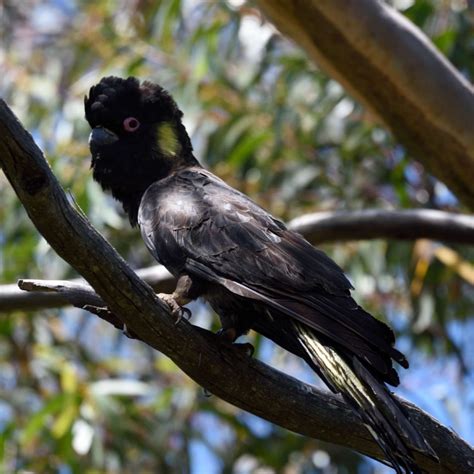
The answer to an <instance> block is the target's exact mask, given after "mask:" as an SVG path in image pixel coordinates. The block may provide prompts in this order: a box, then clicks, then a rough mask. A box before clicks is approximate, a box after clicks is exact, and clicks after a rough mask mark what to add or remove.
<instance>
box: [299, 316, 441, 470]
mask: <svg viewBox="0 0 474 474" xmlns="http://www.w3.org/2000/svg"><path fill="white" fill-rule="evenodd" d="M294 326H295V329H296V333H297V335H298V336H297V337H298V340H299V342H300V343H301V345H302V347H303V350H304V351H305V353H306V354H307V356H308V358H309V360H310V361H311V362H312V365H314V366H315V367H316V368H317V369H318V370H317V371H318V372H320V373H322V374H323V376H324V379H325V380H326V381H328V382H329V383H328V385H329V387H330V388H331V389H332V390H333V391H334V392H337V393H341V395H342V396H343V398H344V400H345V401H346V402H347V403H348V404H349V405H350V406H351V408H353V409H354V410H355V411H356V413H358V415H359V416H360V417H361V419H362V421H363V423H364V425H365V426H366V427H367V428H368V430H369V431H370V433H371V434H372V436H373V437H374V438H375V440H376V441H377V443H378V444H379V446H380V447H381V449H382V450H383V452H384V454H385V456H386V457H387V461H389V462H390V464H391V465H392V467H393V469H395V471H396V472H397V474H410V473H411V474H421V472H422V471H421V469H420V468H419V467H418V466H417V465H416V462H415V460H414V458H413V454H412V452H411V448H413V449H415V450H417V451H420V452H422V453H424V454H427V455H429V456H430V457H434V458H435V459H436V454H435V453H434V451H433V450H432V448H431V447H430V446H429V445H428V443H427V442H426V441H425V440H424V438H423V437H422V436H421V434H419V433H418V432H417V431H416V430H415V429H414V427H413V426H412V425H411V423H410V422H409V420H408V418H407V416H406V415H405V413H404V412H403V410H402V408H401V407H400V405H399V404H398V402H397V401H396V400H395V399H394V398H393V397H392V395H391V394H390V392H389V391H388V389H387V388H386V387H385V385H384V384H382V383H380V382H378V381H377V380H376V379H375V377H374V376H373V375H372V374H371V373H370V372H369V371H368V370H367V369H366V368H365V367H364V366H363V365H362V363H361V362H360V361H359V360H358V359H357V358H356V357H353V358H352V361H351V362H348V361H347V360H345V358H343V357H342V356H341V355H339V354H338V353H337V352H336V351H335V350H334V349H332V348H331V347H328V346H325V345H324V344H322V343H321V342H319V341H318V340H317V338H316V336H315V333H314V332H313V331H311V330H309V329H308V328H306V327H305V326H304V325H302V324H301V323H298V322H295V323H294ZM408 443H409V444H408ZM409 445H410V446H409Z"/></svg>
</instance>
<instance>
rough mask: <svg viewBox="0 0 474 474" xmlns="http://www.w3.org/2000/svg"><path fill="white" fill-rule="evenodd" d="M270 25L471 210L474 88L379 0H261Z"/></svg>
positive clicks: (413, 27) (419, 33)
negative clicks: (313, 62)
mask: <svg viewBox="0 0 474 474" xmlns="http://www.w3.org/2000/svg"><path fill="white" fill-rule="evenodd" d="M257 4H258V5H259V6H260V7H261V9H262V11H263V12H264V13H265V14H266V15H267V16H268V17H269V19H270V20H271V21H272V22H273V23H274V24H275V25H276V26H277V28H279V29H280V30H281V31H282V32H283V33H284V34H285V35H287V36H288V37H290V38H292V39H293V40H294V41H295V42H296V43H298V44H299V45H300V46H301V47H303V48H304V49H305V50H306V51H307V53H308V54H309V56H310V57H311V58H313V59H314V61H315V62H316V63H318V64H319V65H320V66H321V67H322V68H323V69H325V70H326V71H327V72H328V73H329V74H330V75H331V76H333V77H334V78H335V79H336V80H338V81H339V82H340V83H341V84H342V85H343V86H344V87H345V88H346V89H347V91H348V92H349V93H350V94H352V95H353V96H354V97H355V98H357V99H358V100H360V101H361V102H362V103H363V104H364V105H366V106H367V107H368V108H369V109H370V110H372V111H373V112H375V113H376V114H377V115H378V117H379V118H380V119H381V120H382V121H383V122H384V123H385V124H386V125H387V126H388V127H389V128H390V129H391V130H392V131H393V133H394V134H395V136H396V137H397V138H398V139H399V140H400V142H401V143H402V144H403V145H404V146H405V147H406V148H407V149H408V150H409V151H410V152H411V153H413V155H415V156H416V157H417V159H419V160H420V161H421V162H422V163H423V164H424V165H425V166H426V168H427V169H428V170H429V171H430V172H431V173H433V174H434V175H435V176H436V177H437V178H438V179H440V180H441V181H443V182H444V183H445V184H446V185H447V186H448V187H449V188H450V189H451V190H452V191H453V192H454V193H455V194H456V195H457V196H458V197H459V199H460V200H462V201H463V202H464V203H465V204H466V205H467V206H469V207H470V208H471V209H472V208H474V186H473V185H472V183H473V182H474V134H473V133H472V124H473V123H474V94H473V89H472V86H471V85H470V84H469V83H468V82H467V81H466V80H465V79H464V78H463V77H462V76H461V74H460V73H459V72H458V71H456V69H455V68H454V67H453V66H452V65H451V64H450V63H449V62H448V61H447V60H446V59H445V58H444V57H443V56H442V55H441V54H440V53H439V52H438V51H437V50H436V49H435V47H434V45H433V44H432V43H431V42H430V41H429V39H428V38H427V37H426V36H425V35H424V34H423V33H422V32H421V31H420V30H419V29H418V28H417V27H416V26H415V25H413V24H412V23H411V22H409V21H408V20H407V19H406V18H405V17H403V15H401V14H399V13H398V12H397V11H395V10H394V9H393V8H391V7H390V6H388V5H386V4H385V3H384V2H381V1H379V0H257Z"/></svg>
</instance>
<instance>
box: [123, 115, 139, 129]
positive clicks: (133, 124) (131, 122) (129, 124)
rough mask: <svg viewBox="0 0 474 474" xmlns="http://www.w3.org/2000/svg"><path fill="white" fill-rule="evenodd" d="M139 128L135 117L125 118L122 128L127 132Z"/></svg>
mask: <svg viewBox="0 0 474 474" xmlns="http://www.w3.org/2000/svg"><path fill="white" fill-rule="evenodd" d="M139 126H140V122H139V121H138V120H137V119H136V118H135V117H127V118H126V119H125V120H124V121H123V128H124V129H125V130H126V131H127V132H134V131H135V130H137V129H138V127H139Z"/></svg>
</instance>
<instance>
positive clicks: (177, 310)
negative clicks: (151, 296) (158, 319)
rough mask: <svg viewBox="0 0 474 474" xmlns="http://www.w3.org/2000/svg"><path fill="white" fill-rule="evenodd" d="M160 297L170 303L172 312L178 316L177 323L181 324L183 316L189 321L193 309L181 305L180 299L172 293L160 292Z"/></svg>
mask: <svg viewBox="0 0 474 474" xmlns="http://www.w3.org/2000/svg"><path fill="white" fill-rule="evenodd" d="M158 298H160V299H161V300H163V301H164V302H165V303H166V304H167V305H168V307H169V308H170V310H171V314H172V315H173V316H174V317H175V318H176V324H179V322H180V321H181V320H182V319H183V318H185V319H186V320H188V321H189V319H191V316H192V313H191V310H190V309H188V308H184V307H183V306H181V305H180V304H179V301H176V297H175V295H173V294H171V295H170V294H169V293H159V294H158Z"/></svg>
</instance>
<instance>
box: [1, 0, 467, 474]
mask: <svg viewBox="0 0 474 474" xmlns="http://www.w3.org/2000/svg"><path fill="white" fill-rule="evenodd" d="M237 3H239V2H229V3H226V2H223V1H222V2H199V1H198V2H189V1H188V2H181V1H179V0H164V1H149V0H146V1H137V2H127V1H119V0H109V1H106V0H101V1H85V0H83V1H81V0H71V1H68V2H63V1H52V0H50V1H47V0H44V1H43V2H36V1H33V0H26V1H22V2H15V1H8V0H7V1H6V2H4V4H3V12H2V18H3V25H2V26H3V27H4V31H3V40H4V41H3V44H2V48H3V49H1V50H0V61H1V62H2V72H3V74H2V79H1V81H2V95H3V97H4V98H5V99H6V100H7V102H8V103H9V104H10V105H11V106H12V107H13V109H14V110H15V112H16V113H17V114H18V115H19V117H20V119H21V120H22V122H23V123H24V124H25V126H26V127H27V128H28V129H29V130H30V131H31V133H32V134H33V136H34V138H35V139H36V140H37V142H38V143H39V144H40V146H41V147H42V149H43V150H44V151H45V153H46V155H47V157H48V160H49V162H50V163H51V166H52V168H53V170H54V172H55V173H56V175H57V176H58V178H59V179H60V181H61V183H62V184H63V186H64V187H65V188H66V189H68V190H69V192H70V195H71V199H74V201H75V202H76V204H77V205H78V206H80V208H81V209H82V210H83V211H84V212H85V213H86V214H87V216H88V217H89V218H90V220H91V221H92V223H93V224H94V225H95V226H97V227H98V228H99V229H100V231H101V232H102V233H104V234H105V235H106V237H107V238H108V239H109V240H110V241H111V242H112V244H113V245H114V246H115V247H116V248H117V249H118V250H119V252H120V253H121V254H122V255H123V256H124V257H125V258H126V259H127V260H128V261H129V262H130V263H131V265H132V266H134V267H140V266H147V265H149V264H152V263H153V262H152V259H151V257H150V256H149V254H148V253H147V252H146V250H145V248H144V245H143V244H142V242H141V240H140V237H139V235H138V232H137V231H136V230H133V229H130V228H129V226H128V222H127V220H126V219H124V218H123V214H122V212H121V210H120V209H119V208H118V207H117V206H116V204H115V203H114V202H113V201H112V200H111V198H110V197H108V196H106V195H104V194H103V193H102V191H101V190H100V189H99V188H98V186H97V185H96V184H95V183H93V182H92V180H91V176H90V170H89V152H88V148H87V135H88V133H89V131H88V125H87V124H86V122H85V120H84V119H83V108H82V100H83V96H84V95H85V94H86V93H87V92H88V88H89V87H90V86H91V85H93V84H94V83H96V82H97V81H98V80H99V79H100V78H101V77H102V76H104V75H109V74H117V75H122V76H127V75H135V76H138V77H140V78H148V79H152V80H155V81H157V82H160V83H161V84H162V85H163V86H164V87H166V88H167V89H169V90H170V92H171V93H172V94H173V95H174V97H175V98H176V100H177V101H178V103H179V104H180V107H181V108H182V110H183V111H184V113H185V124H186V126H187V127H188V130H189V131H190V132H191V134H192V138H193V143H194V145H195V149H196V155H197V157H198V158H199V159H200V160H201V162H203V163H204V164H205V165H206V166H208V167H210V168H212V169H213V170H214V171H215V172H216V173H217V174H218V175H220V176H221V177H222V178H223V179H225V180H226V181H228V182H229V183H230V184H232V185H234V186H236V187H237V188H239V189H241V190H242V191H244V192H246V193H248V194H250V195H251V196H252V197H253V198H254V199H256V200H257V201H258V202H259V203H260V204H261V205H262V206H264V207H266V208H268V209H269V210H271V211H272V212H273V213H274V214H276V215H277V216H278V217H280V218H282V219H290V218H292V217H295V216H298V215H301V214H303V213H305V212H314V211H317V210H335V209H349V210H350V209H362V208H369V207H377V208H387V209H391V208H417V207H431V208H439V209H449V210H457V209H460V205H459V203H458V202H457V201H456V200H455V198H454V197H453V196H451V195H450V194H449V192H448V191H447V190H446V189H445V188H444V186H443V185H442V184H441V183H439V182H436V181H435V180H434V179H433V178H432V177H431V176H429V175H428V174H427V173H426V172H425V170H424V169H423V168H422V167H421V165H420V164H419V163H416V162H414V161H413V160H412V158H411V157H410V156H407V154H406V152H405V150H404V149H403V148H402V147H401V146H400V145H399V144H397V143H396V142H395V140H394V139H393V137H391V136H390V135H389V134H388V133H387V132H386V131H385V130H384V129H383V128H382V126H381V125H380V124H379V123H378V122H377V121H376V119H375V118H374V117H373V116H371V115H370V114H369V113H368V112H367V111H365V110H364V109H363V108H362V107H361V106H360V105H358V104H357V103H356V102H355V101H354V100H353V99H352V98H351V97H349V96H348V95H347V94H346V93H345V92H344V90H343V89H342V88H341V86H340V85H339V84H337V83H336V82H335V81H333V80H332V79H330V78H329V77H328V76H327V75H326V74H325V73H324V72H322V71H321V70H319V69H318V68H317V67H316V66H315V65H314V64H312V63H310V62H309V61H308V59H307V58H306V56H305V55H304V53H303V52H302V51H300V50H299V49H298V48H297V47H296V46H294V45H292V44H290V43H289V42H288V41H287V40H286V39H285V38H284V37H282V36H280V35H279V34H278V32H276V31H275V30H274V29H273V28H272V27H271V26H270V25H269V24H268V23H266V22H265V21H264V20H263V19H262V18H261V17H260V14H259V12H258V10H256V9H255V8H254V7H253V6H252V5H246V4H244V5H242V6H235V5H237ZM395 3H396V2H395ZM458 5H459V2H455V1H453V2H437V1H435V0H429V1H428V0H417V1H416V2H413V4H412V6H410V7H409V8H408V9H407V10H405V12H404V13H405V14H406V15H407V17H408V18H409V19H410V20H412V21H414V22H415V23H416V24H418V25H419V26H420V27H421V28H422V29H424V30H425V32H426V33H427V34H429V35H430V36H431V37H432V39H433V41H434V42H435V44H436V46H437V47H438V48H439V49H440V50H441V51H442V52H443V53H444V54H446V55H447V56H448V57H449V58H450V59H451V60H452V61H453V63H454V64H455V65H456V66H457V67H458V68H459V69H460V70H461V71H462V72H463V73H464V74H466V76H468V77H472V76H473V74H474V71H473V69H472V68H473V62H472V60H471V58H472V54H473V51H472V48H473V44H474V42H473V29H472V21H473V20H472V14H470V13H469V12H468V11H466V10H465V9H459V8H458ZM374 87H375V85H374ZM0 202H1V203H2V205H1V206H0V223H1V224H0V245H1V247H0V279H1V281H2V282H3V283H12V282H14V281H15V280H16V279H18V278H20V277H21V278H25V277H32V278H54V279H61V278H68V277H72V276H75V275H74V273H73V271H72V270H71V269H70V268H69V267H68V266H67V265H66V264H65V263H64V262H63V261H62V260H60V259H59V258H58V257H57V256H56V255H55V254H54V252H52V251H51V249H50V248H49V246H48V245H47V244H46V243H45V242H44V241H43V239H42V238H41V237H39V235H38V233H37V232H36V230H35V229H34V228H33V226H32V224H31V223H30V221H29V219H28V217H27V215H26V213H25V211H24V210H23V209H22V207H21V205H20V204H19V203H18V200H17V199H16V196H15V195H14V193H13V191H12V189H11V187H10V186H9V184H8V183H7V181H6V179H5V177H4V176H3V174H2V175H0ZM325 250H327V251H328V252H330V253H331V255H332V256H333V257H334V258H335V259H336V260H337V261H338V262H339V263H340V264H341V265H342V266H343V267H344V268H345V269H346V271H347V272H348V274H349V275H350V276H351V278H352V280H353V282H354V286H356V288H357V289H358V298H359V299H360V300H361V301H363V302H364V304H365V305H366V306H367V307H368V308H369V309H370V310H372V311H374V312H375V313H376V314H378V315H380V316H381V317H382V318H384V317H386V318H388V319H389V320H390V321H391V323H392V324H393V325H395V327H396V329H397V332H398V333H399V335H402V336H405V337H402V339H401V343H402V344H405V347H404V349H407V350H408V351H410V352H411V355H412V356H413V357H414V358H415V360H419V359H421V360H422V361H424V362H423V363H433V364H434V361H435V360H440V361H442V362H446V363H448V362H449V361H450V360H452V359H453V358H454V359H455V360H456V361H457V362H456V365H455V370H454V371H453V373H452V374H448V375H446V374H445V375H444V377H445V379H446V383H450V380H453V379H454V380H456V381H458V382H459V383H460V384H461V388H460V389H459V391H456V390H453V389H452V387H451V389H450V390H451V391H450V392H449V394H448V396H446V398H445V400H444V401H440V402H438V403H439V404H440V405H441V406H442V407H448V408H449V406H450V403H451V402H452V400H453V399H454V398H456V397H458V396H459V392H460V391H462V384H463V383H467V382H466V381H465V379H463V378H462V373H461V372H460V369H462V367H463V365H468V363H467V362H466V360H465V359H466V351H467V349H466V347H467V343H466V341H468V340H469V339H468V334H469V331H470V334H471V335H472V331H473V327H472V322H471V324H470V325H469V321H468V320H469V318H470V317H472V286H470V284H469V283H468V281H469V280H470V281H471V283H472V279H473V277H472V275H473V270H472V266H471V267H469V265H468V264H467V262H468V261H469V259H471V260H472V251H470V250H468V249H466V248H447V247H444V246H441V245H440V244H435V243H430V242H416V243H400V242H381V241H375V242H350V243H347V244H344V245H342V244H338V245H331V246H329V245H327V246H325ZM450 252H451V253H450ZM453 255H454V260H453V258H451V257H453ZM456 259H457V260H456ZM456 262H457V263H456ZM462 264H465V265H464V266H463V265H462ZM466 265H467V267H466ZM462 268H464V269H466V268H467V272H466V271H463V270H462ZM469 269H470V270H469ZM193 312H194V315H195V319H197V322H198V323H200V324H202V325H204V326H206V327H212V328H217V327H216V322H215V320H214V321H212V322H211V319H210V315H209V314H208V312H207V310H206V309H204V308H202V307H201V306H199V305H195V306H194V308H193ZM250 337H251V338H255V335H250ZM255 343H256V345H257V349H258V350H257V355H258V356H259V357H261V358H263V359H265V360H266V361H269V362H270V363H272V364H273V365H275V366H277V367H279V368H282V369H283V370H285V371H287V372H292V373H295V375H298V376H301V377H302V378H305V379H308V377H309V376H308V373H307V372H306V369H304V368H303V366H302V365H300V364H299V363H298V362H297V361H295V359H294V358H292V357H291V356H288V355H284V354H282V353H281V352H280V351H279V350H276V349H274V347H273V346H270V345H269V344H268V343H266V342H265V341H262V340H261V338H258V337H257V338H255ZM409 355H410V354H409ZM0 365H1V368H2V376H1V377H0V400H1V403H0V466H1V467H0V471H1V472H20V471H21V470H31V471H34V472H74V473H76V472H77V473H79V472H81V473H82V472H86V473H91V474H92V473H94V474H95V473H114V472H133V471H136V472H173V473H174V472H183V473H184V472H194V473H208V472H209V473H210V472H229V473H230V472H256V469H257V468H258V467H262V466H263V467H268V468H269V469H272V471H271V472H304V473H313V472H324V473H326V472H339V473H344V472H351V473H353V472H356V470H357V469H358V467H359V466H362V465H366V464H365V463H366V461H363V460H362V458H361V457H359V456H357V455H355V454H353V453H350V452H348V451H347V450H343V449H341V448H339V447H337V446H332V445H331V446H330V445H326V444H323V443H321V442H319V441H316V440H309V439H305V438H302V437H299V436H296V435H294V434H292V433H288V432H285V431H283V430H281V429H278V428H276V427H273V426H269V425H268V424H267V423H264V422H263V421H261V420H257V419H256V418H254V417H250V416H249V415H247V414H245V413H242V412H240V411H239V410H237V409H235V408H234V407H230V406H229V405H227V404H224V403H223V402H221V401H219V400H217V399H215V398H208V397H206V395H205V393H204V392H203V391H202V389H200V388H199V387H196V386H195V384H194V383H193V382H192V381H190V380H189V379H188V378H186V376H185V375H184V374H182V373H181V372H180V371H179V370H178V369H177V368H176V367H175V366H174V365H173V364H172V363H171V362H170V361H168V360H167V359H165V358H164V357H163V356H162V355H161V354H158V353H156V352H154V351H152V350H150V349H148V348H147V347H144V346H143V345H142V344H139V343H136V342H133V341H129V340H127V339H126V338H125V337H124V336H122V335H121V334H118V333H117V331H115V330H114V329H112V328H109V327H107V326H106V325H105V323H102V322H100V321H97V320H96V318H95V317H93V316H90V315H89V314H86V313H83V312H80V311H78V310H73V309H64V310H45V311H40V312H36V313H27V312H23V311H18V312H15V313H11V314H1V315H0ZM414 365H415V369H416V367H417V363H415V364H414ZM441 365H443V364H441ZM471 365H472V364H471ZM471 369H472V367H471ZM413 373H418V374H419V376H420V378H422V377H425V375H424V373H422V372H413ZM440 373H443V372H441V371H440ZM310 377H312V376H310ZM309 380H311V381H314V379H313V378H309ZM433 384H434V382H433V380H432V379H431V380H429V381H428V382H426V386H425V389H426V391H427V393H428V394H431V395H427V396H432V398H434V397H435V395H434V386H433ZM405 390H406V393H407V396H410V390H411V388H410V381H408V382H407V383H406V385H405ZM412 390H414V389H412ZM430 390H431V391H432V392H431V391H430ZM458 403H459V404H460V405H461V406H464V404H465V406H467V403H468V402H467V401H466V400H463V399H460V400H458ZM441 409H442V408H441ZM466 409H467V408H466ZM471 413H472V408H471ZM445 421H446V422H447V423H448V424H450V425H454V426H455V428H456V429H457V430H458V431H460V432H461V434H463V432H462V430H463V425H462V424H460V425H459V424H458V425H456V421H455V420H454V419H451V418H449V417H448V418H447V419H446V420H445ZM464 434H465V436H468V435H470V436H472V435H473V434H472V431H468V430H467V431H466V432H465V433H464ZM321 453H323V454H321ZM324 453H326V457H325V454H324ZM316 454H318V456H319V457H318V456H317V455H316ZM327 454H329V456H327ZM325 460H326V461H327V462H326V461H325ZM325 463H326V464H325ZM202 466H206V468H205V469H203V467H202ZM269 472H270V471H269ZM364 472H368V471H364Z"/></svg>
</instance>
